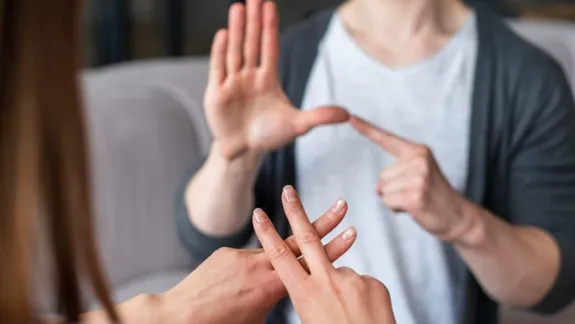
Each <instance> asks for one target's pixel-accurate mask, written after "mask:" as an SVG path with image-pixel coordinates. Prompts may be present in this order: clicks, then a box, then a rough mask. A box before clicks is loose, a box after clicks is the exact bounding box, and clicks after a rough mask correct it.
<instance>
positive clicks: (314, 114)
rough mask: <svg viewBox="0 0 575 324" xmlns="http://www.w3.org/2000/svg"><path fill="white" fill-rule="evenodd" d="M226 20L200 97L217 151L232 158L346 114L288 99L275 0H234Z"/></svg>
mask: <svg viewBox="0 0 575 324" xmlns="http://www.w3.org/2000/svg"><path fill="white" fill-rule="evenodd" d="M246 7H247V8H246ZM246 17H247V19H246ZM246 20H247V23H246ZM228 24H229V25H228V30H226V29H223V30H220V31H218V33H217V34H216V36H215V38H214V42H213V45H212V51H211V59H210V73H209V81H208V86H207V89H206V93H205V100H204V101H205V102H204V104H205V109H206V117H207V120H208V124H209V127H210V129H211V131H212V133H213V136H214V144H216V147H217V148H218V150H219V151H220V154H222V155H223V156H224V157H225V158H228V159H230V160H231V159H233V158H235V157H237V156H239V155H242V154H243V153H247V152H249V153H253V155H256V156H257V155H261V154H263V153H265V152H267V151H271V150H274V149H276V148H278V147H280V146H282V145H285V144H287V143H289V142H291V141H292V140H293V139H294V138H295V137H297V136H299V135H302V134H305V133H306V132H308V131H309V130H310V129H312V128H313V127H316V126H319V125H324V124H333V123H340V122H344V121H347V120H348V118H349V115H348V113H347V112H346V111H345V110H343V109H341V108H338V107H321V108H316V109H313V110H309V111H300V110H298V109H297V108H295V107H294V106H293V105H292V104H291V103H290V102H289V100H288V98H287V97H286V95H285V93H284V92H283V90H282V88H281V85H280V83H279V79H278V56H279V44H278V43H279V42H278V38H279V36H278V16H277V10H276V6H275V4H274V2H273V1H265V3H263V4H262V0H248V1H247V6H244V5H243V4H240V3H236V4H234V5H232V6H231V8H230V11H229V23H228Z"/></svg>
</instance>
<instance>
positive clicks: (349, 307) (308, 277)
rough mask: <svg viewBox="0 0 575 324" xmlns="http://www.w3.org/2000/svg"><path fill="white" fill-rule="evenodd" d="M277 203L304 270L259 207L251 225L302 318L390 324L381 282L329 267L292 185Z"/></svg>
mask: <svg viewBox="0 0 575 324" xmlns="http://www.w3.org/2000/svg"><path fill="white" fill-rule="evenodd" d="M282 202H283V206H284V210H285V212H286V215H287V218H288V220H289V223H290V226H291V228H292V230H293V232H294V237H295V240H296V242H297V243H298V245H299V247H300V250H301V252H302V255H303V256H304V257H305V260H306V264H305V266H306V268H304V266H303V265H302V264H301V263H300V262H298V259H297V258H296V257H295V255H294V254H293V253H292V251H291V249H290V248H289V247H288V246H287V245H286V244H285V242H284V241H282V240H281V238H280V236H279V235H278V233H277V232H276V230H275V228H274V226H273V224H272V223H271V222H270V220H269V218H268V217H267V216H266V214H265V213H264V212H263V211H262V210H256V211H254V217H253V222H254V229H255V232H256V234H257V236H258V238H259V239H260V242H261V243H262V246H263V248H264V250H265V251H266V253H267V255H268V257H269V259H270V260H271V263H272V265H273V267H274V269H275V270H276V272H277V274H278V276H279V278H280V279H281V281H282V282H283V284H284V285H285V287H286V289H287V291H288V293H289V295H290V297H291V299H292V302H293V304H294V307H295V310H296V311H297V313H298V315H299V316H300V318H301V320H302V322H303V323H304V324H306V323H309V324H312V323H333V324H351V323H354V324H371V323H378V324H392V323H395V319H394V316H393V312H392V309H391V303H390V297H389V293H388V291H387V289H386V287H385V286H384V285H383V284H382V283H381V282H380V281H378V280H376V279H374V278H371V277H368V276H360V275H358V274H357V273H355V271H353V270H351V269H349V268H339V269H335V268H334V267H333V265H332V264H331V261H330V259H329V258H328V255H327V254H326V250H325V249H324V247H323V246H322V244H321V241H320V238H319V236H318V234H317V233H316V231H315V230H314V228H313V227H312V225H311V224H310V222H309V220H308V217H307V215H306V214H305V211H304V210H303V207H302V205H301V202H300V200H299V199H298V196H297V193H296V191H295V190H294V189H293V188H292V187H289V186H288V187H286V188H284V193H283V195H282ZM336 206H337V205H336Z"/></svg>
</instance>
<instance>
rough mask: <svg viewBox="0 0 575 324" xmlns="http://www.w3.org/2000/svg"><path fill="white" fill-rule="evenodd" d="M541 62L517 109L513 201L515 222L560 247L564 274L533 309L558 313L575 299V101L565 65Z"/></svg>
mask: <svg viewBox="0 0 575 324" xmlns="http://www.w3.org/2000/svg"><path fill="white" fill-rule="evenodd" d="M537 63H538V64H534V65H535V66H537V68H531V69H532V70H531V71H528V72H526V73H528V76H529V77H525V75H524V77H523V78H521V79H522V81H520V82H521V84H522V86H520V87H519V88H520V89H521V90H520V91H518V92H519V93H518V94H517V95H516V96H515V101H516V105H514V106H515V107H516V110H515V111H514V110H511V114H512V121H513V123H512V124H511V125H509V127H511V128H512V131H511V132H510V133H509V134H511V135H510V136H511V138H510V139H508V140H510V143H511V145H510V152H509V153H510V156H509V158H510V159H509V161H510V162H509V163H510V165H509V169H508V170H509V174H508V175H506V176H507V177H508V184H509V188H508V189H509V196H508V199H509V200H508V202H507V204H508V212H509V219H510V221H511V222H512V223H515V224H521V225H532V226H536V227H539V228H541V229H543V230H545V231H546V232H548V233H549V234H551V235H552V237H553V238H554V239H555V241H556V242H557V244H558V245H559V249H560V270H559V274H558V277H557V279H556V281H555V283H554V285H553V287H552V288H551V290H550V291H549V292H548V293H547V295H546V296H545V297H544V298H543V300H541V301H540V303H539V304H538V305H536V306H535V307H534V308H533V310H535V311H538V312H542V313H553V312H556V311H558V310H560V309H561V308H563V307H565V306H566V305H568V304H569V303H570V302H571V301H572V300H573V298H574V297H575V104H574V102H573V94H572V92H571V89H570V87H569V85H568V82H567V80H566V77H565V75H564V73H563V71H562V69H561V67H560V66H559V65H558V64H557V63H556V62H555V61H554V60H552V59H550V58H547V57H545V58H544V59H542V60H541V61H540V62H537ZM529 69H530V68H529V67H526V71H527V70H529ZM533 69H535V70H533Z"/></svg>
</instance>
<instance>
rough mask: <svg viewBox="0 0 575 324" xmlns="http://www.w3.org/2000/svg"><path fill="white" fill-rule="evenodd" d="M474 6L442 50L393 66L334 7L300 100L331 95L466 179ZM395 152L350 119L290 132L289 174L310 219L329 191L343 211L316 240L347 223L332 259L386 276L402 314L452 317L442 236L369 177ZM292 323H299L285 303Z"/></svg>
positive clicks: (452, 177)
mask: <svg viewBox="0 0 575 324" xmlns="http://www.w3.org/2000/svg"><path fill="white" fill-rule="evenodd" d="M477 43H478V40H477V28H476V22H475V15H474V14H472V15H471V16H470V18H469V19H468V21H467V22H466V24H465V25H464V27H462V28H461V29H460V30H459V32H458V33H457V34H456V35H455V36H454V37H453V38H452V39H451V40H450V41H449V43H448V44H447V45H445V46H444V47H443V48H442V49H441V50H440V51H438V52H437V53H435V54H434V55H433V56H431V57H430V58H428V59H426V60H424V61H422V62H420V63H417V64H415V65H413V66H410V67H407V68H401V69H392V68H389V67H386V66H385V65H384V64H382V63H380V62H378V61H376V60H374V59H373V58H371V57H370V56H368V55H367V54H366V53H365V52H363V51H362V49H361V48H360V47H358V45H357V44H356V43H355V41H354V40H353V38H351V37H350V35H349V34H348V33H347V31H346V29H345V27H344V26H343V24H342V22H341V20H340V18H339V17H338V15H337V14H335V15H334V16H333V18H332V20H331V22H330V25H329V27H328V30H327V31H326V34H325V36H324V38H323V40H322V42H321V43H320V47H319V52H318V57H317V59H316V61H315V64H314V66H313V69H312V72H311V75H310V79H309V81H308V84H307V88H306V92H305V96H304V100H303V105H302V106H303V107H302V109H310V108H313V107H316V106H319V105H325V104H337V105H341V106H343V107H345V108H347V109H349V110H350V111H351V112H352V113H353V114H356V115H358V116H360V117H362V118H364V119H366V120H369V121H370V122H372V123H373V124H375V125H377V126H378V127H381V128H383V129H386V130H388V131H391V132H393V133H395V134H398V135H400V136H402V137H405V138H407V139H410V140H412V141H415V142H418V143H422V144H426V145H428V146H429V147H430V148H431V149H432V151H433V153H434V156H435V158H436V160H437V162H438V164H439V166H440V168H441V170H442V171H443V173H444V175H445V176H446V177H447V179H448V180H449V182H450V183H451V185H452V186H453V187H454V188H455V189H457V190H459V191H463V190H464V188H465V185H466V177H467V167H468V148H469V143H468V142H469V136H470V135H469V132H470V117H471V100H472V89H473V81H474V75H475V64H476V56H477V45H478V44H477ZM394 162H395V161H394V158H393V157H392V156H391V155H390V154H388V153H387V152H385V151H384V150H383V149H382V148H380V147H378V146H377V145H375V144H374V143H372V142H370V141H369V140H368V139H367V138H365V137H363V136H361V135H359V134H358V133H357V132H356V131H354V130H353V129H352V128H351V126H350V125H349V124H343V125H338V126H328V127H320V128H318V129H315V130H313V131H312V132H310V133H309V134H307V135H305V136H303V137H301V138H299V139H298V140H297V142H296V165H297V168H296V169H297V184H298V190H299V194H300V196H301V199H302V202H303V204H304V206H305V208H306V211H307V212H308V215H309V217H310V219H311V220H312V221H313V220H315V219H317V218H318V217H319V216H320V215H322V214H323V213H324V212H325V211H326V210H327V209H328V208H329V206H330V204H331V203H333V202H334V201H335V200H336V199H337V198H339V197H343V198H345V199H346V200H347V202H348V204H349V211H348V214H347V216H346V218H345V219H344V220H343V222H342V224H341V225H340V226H339V227H338V228H337V229H336V230H335V231H333V233H332V234H331V235H329V236H328V237H327V238H326V240H325V241H324V242H327V240H330V239H331V238H333V237H334V236H335V235H336V234H338V233H339V232H340V231H342V230H344V229H345V228H347V227H349V226H355V227H356V228H357V232H358V236H357V241H356V243H355V245H354V246H353V247H352V249H351V250H350V251H349V252H348V253H347V254H345V255H344V256H343V257H342V258H341V259H340V260H339V261H337V262H336V263H335V265H336V266H348V267H351V268H353V269H355V270H356V271H357V272H358V273H360V274H369V275H371V276H373V277H375V278H377V279H379V280H381V281H382V282H383V283H385V284H386V285H387V287H388V288H389V291H390V293H391V299H392V304H393V309H394V312H395V316H396V319H397V323H400V324H437V323H441V324H456V323H458V322H459V321H460V320H459V319H460V318H461V316H462V314H461V313H462V312H463V311H464V309H465V305H466V293H467V289H466V287H467V277H466V276H467V275H466V270H465V265H464V263H463V261H462V260H461V258H460V257H459V255H458V254H457V253H456V251H455V250H454V249H453V247H451V246H450V245H448V244H446V243H443V242H441V241H440V240H438V239H437V238H435V237H434V236H433V235H431V234H429V233H427V232H426V231H425V230H423V229H422V228H421V227H420V226H419V225H418V224H417V223H416V222H415V221H414V220H413V219H412V218H411V217H410V216H409V215H407V214H397V213H394V212H392V211H390V210H389V209H388V208H386V207H385V206H384V205H383V204H382V202H381V201H380V197H378V196H377V194H376V190H375V186H376V184H377V182H378V179H379V174H380V171H381V170H382V169H383V168H385V167H387V166H390V165H391V164H393V163H394ZM288 317H289V322H290V323H292V324H293V323H299V319H298V317H297V314H295V311H294V310H293V307H291V305H290V307H289V308H288Z"/></svg>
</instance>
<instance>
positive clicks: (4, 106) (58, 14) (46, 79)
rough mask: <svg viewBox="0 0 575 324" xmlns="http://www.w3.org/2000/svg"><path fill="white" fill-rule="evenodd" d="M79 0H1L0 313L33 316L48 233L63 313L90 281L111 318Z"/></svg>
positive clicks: (69, 315)
mask: <svg viewBox="0 0 575 324" xmlns="http://www.w3.org/2000/svg"><path fill="white" fill-rule="evenodd" d="M82 9H83V7H82V5H81V3H80V1H78V0H49V1H48V0H0V322H2V323H32V322H37V320H38V318H37V315H38V314H37V309H36V308H35V305H34V302H33V299H34V287H33V284H32V272H33V271H35V270H33V269H32V267H33V262H31V261H32V260H31V259H32V253H31V252H32V246H31V242H32V241H33V240H34V237H35V235H36V234H38V233H37V232H34V230H33V229H35V228H36V227H35V226H34V224H33V223H34V222H35V220H36V219H37V218H38V217H41V218H42V219H41V220H42V223H43V224H45V226H42V227H37V230H43V231H46V232H47V234H48V236H49V238H50V240H49V241H50V251H51V252H52V254H51V255H52V260H51V261H52V263H53V264H54V270H55V272H54V273H55V278H54V284H55V288H56V290H55V291H56V292H55V294H56V296H54V297H55V300H56V301H57V302H58V312H59V315H62V316H64V317H65V319H66V320H67V321H69V322H79V321H80V313H81V311H82V309H83V307H82V303H81V287H82V286H83V284H84V283H86V284H88V287H90V288H91V290H92V291H93V293H94V294H95V295H96V297H97V298H98V299H99V300H100V302H101V303H102V304H103V305H104V307H105V309H106V310H107V312H108V314H109V317H110V319H111V320H112V321H117V320H118V318H117V315H116V313H115V311H114V309H113V305H112V301H111V300H110V297H109V292H108V288H107V285H106V280H105V279H104V277H103V275H102V271H101V267H100V263H99V259H98V255H97V249H96V248H95V243H94V234H93V231H92V224H91V214H92V209H91V208H92V207H91V204H90V191H89V188H90V184H89V175H88V170H89V169H88V159H87V155H86V154H87V152H86V151H87V150H86V138H85V133H84V113H83V111H82V109H81V106H80V101H81V96H80V92H79V89H78V83H77V79H78V77H79V68H80V66H81V63H82V62H81V61H82V60H81V55H80V51H79V47H80V46H79V43H80V42H79V38H80V32H79V31H80V30H81V27H82V26H83V25H82V24H81V21H80V13H81V11H82Z"/></svg>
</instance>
